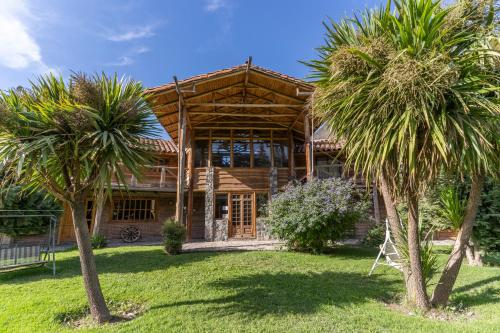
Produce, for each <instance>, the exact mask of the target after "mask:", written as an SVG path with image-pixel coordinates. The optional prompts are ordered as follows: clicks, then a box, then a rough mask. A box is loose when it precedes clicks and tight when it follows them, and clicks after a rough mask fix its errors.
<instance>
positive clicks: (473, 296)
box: [452, 276, 500, 306]
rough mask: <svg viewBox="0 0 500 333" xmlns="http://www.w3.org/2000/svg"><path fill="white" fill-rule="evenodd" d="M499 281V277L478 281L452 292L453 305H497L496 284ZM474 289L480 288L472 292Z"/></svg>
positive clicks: (498, 298)
mask: <svg viewBox="0 0 500 333" xmlns="http://www.w3.org/2000/svg"><path fill="white" fill-rule="evenodd" d="M499 281H500V276H493V277H490V278H487V279H483V280H479V281H476V282H474V283H470V284H467V285H464V286H461V287H458V288H456V289H454V290H453V294H452V296H454V297H453V303H462V304H465V305H467V306H475V305H482V304H491V303H497V302H499V301H500V296H499V295H500V288H498V287H496V282H499ZM476 288H481V289H478V290H474V289H476Z"/></svg>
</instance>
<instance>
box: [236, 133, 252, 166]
mask: <svg viewBox="0 0 500 333" xmlns="http://www.w3.org/2000/svg"><path fill="white" fill-rule="evenodd" d="M233 159H234V163H233V164H234V167H236V168H240V167H243V168H248V167H250V140H234V142H233Z"/></svg>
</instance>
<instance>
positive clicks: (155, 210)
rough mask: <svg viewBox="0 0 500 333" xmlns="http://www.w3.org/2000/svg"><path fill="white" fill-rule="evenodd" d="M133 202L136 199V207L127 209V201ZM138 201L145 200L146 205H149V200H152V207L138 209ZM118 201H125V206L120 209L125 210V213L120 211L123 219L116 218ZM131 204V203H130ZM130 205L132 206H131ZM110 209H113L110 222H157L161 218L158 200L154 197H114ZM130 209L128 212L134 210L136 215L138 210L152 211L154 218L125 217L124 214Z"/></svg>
mask: <svg viewBox="0 0 500 333" xmlns="http://www.w3.org/2000/svg"><path fill="white" fill-rule="evenodd" d="M127 201H129V202H132V201H134V202H135V204H134V208H133V209H131V208H128V209H125V208H124V207H125V202H127ZM138 201H145V207H147V206H148V205H147V201H150V202H151V208H150V209H147V208H144V209H142V208H140V207H139V209H137V202H138ZM118 202H123V208H120V211H123V213H121V214H120V213H118V215H117V216H118V217H119V216H120V215H121V216H122V218H121V219H115V218H114V216H115V214H114V213H115V209H116V208H115V207H116V204H117V203H118ZM129 205H130V204H129ZM129 207H130V206H129ZM110 210H111V214H110V216H111V218H110V219H109V222H110V223H157V222H158V221H159V220H158V204H157V200H156V199H153V198H144V197H134V198H127V199H124V198H113V199H112V201H111V207H110ZM126 211H128V213H129V214H130V213H131V212H134V215H136V214H137V212H144V213H145V214H146V212H148V211H150V214H152V215H153V218H152V219H137V218H133V219H123V217H124V215H125V212H126Z"/></svg>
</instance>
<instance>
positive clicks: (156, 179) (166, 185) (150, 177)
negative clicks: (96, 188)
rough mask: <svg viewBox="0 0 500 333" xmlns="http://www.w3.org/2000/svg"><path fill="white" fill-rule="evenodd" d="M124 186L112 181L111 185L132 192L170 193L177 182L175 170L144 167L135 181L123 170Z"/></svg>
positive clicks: (165, 167) (133, 177)
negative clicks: (139, 190) (153, 191)
mask: <svg viewBox="0 0 500 333" xmlns="http://www.w3.org/2000/svg"><path fill="white" fill-rule="evenodd" d="M123 173H124V178H125V181H126V184H119V183H118V180H117V179H116V177H115V179H113V181H112V183H111V185H112V186H114V187H125V186H124V185H126V187H127V188H129V189H133V190H138V189H141V190H155V191H158V190H160V191H171V190H175V188H176V182H177V168H176V167H168V166H146V167H144V170H143V172H142V177H141V178H140V179H137V178H136V177H135V176H134V175H133V174H132V173H131V172H130V171H128V170H124V172H123Z"/></svg>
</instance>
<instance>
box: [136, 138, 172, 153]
mask: <svg viewBox="0 0 500 333" xmlns="http://www.w3.org/2000/svg"><path fill="white" fill-rule="evenodd" d="M140 141H141V143H142V144H144V145H145V146H146V147H147V148H148V150H149V151H151V152H154V153H162V154H177V152H178V151H179V150H178V149H177V145H176V144H175V143H174V141H173V140H164V139H151V138H141V139H140Z"/></svg>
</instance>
